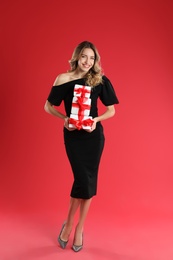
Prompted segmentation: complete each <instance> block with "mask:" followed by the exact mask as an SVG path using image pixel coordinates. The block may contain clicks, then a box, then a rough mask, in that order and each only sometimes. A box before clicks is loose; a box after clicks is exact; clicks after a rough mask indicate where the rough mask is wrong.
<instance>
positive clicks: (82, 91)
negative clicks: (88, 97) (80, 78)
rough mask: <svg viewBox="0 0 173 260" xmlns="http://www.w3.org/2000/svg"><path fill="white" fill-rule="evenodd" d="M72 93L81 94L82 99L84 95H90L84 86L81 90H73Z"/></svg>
mask: <svg viewBox="0 0 173 260" xmlns="http://www.w3.org/2000/svg"><path fill="white" fill-rule="evenodd" d="M74 91H75V92H76V93H77V94H81V97H84V96H85V94H86V93H91V92H90V91H89V90H88V89H86V88H85V86H82V88H77V89H74Z"/></svg>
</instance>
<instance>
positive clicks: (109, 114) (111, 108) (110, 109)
mask: <svg viewBox="0 0 173 260" xmlns="http://www.w3.org/2000/svg"><path fill="white" fill-rule="evenodd" d="M114 115H115V107H114V105H111V106H107V107H106V112H105V113H103V114H102V115H100V116H98V117H95V118H93V120H94V122H93V124H92V127H91V130H87V131H88V132H92V131H93V130H94V129H95V128H96V124H97V122H99V121H103V120H106V119H108V118H110V117H112V116H114Z"/></svg>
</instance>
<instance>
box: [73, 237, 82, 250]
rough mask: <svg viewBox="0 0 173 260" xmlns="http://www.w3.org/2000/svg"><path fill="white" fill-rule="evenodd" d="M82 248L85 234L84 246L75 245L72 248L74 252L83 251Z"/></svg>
mask: <svg viewBox="0 0 173 260" xmlns="http://www.w3.org/2000/svg"><path fill="white" fill-rule="evenodd" d="M82 248H83V234H82V245H80V246H76V245H75V244H73V246H72V249H73V251H74V252H79V251H80V250H82Z"/></svg>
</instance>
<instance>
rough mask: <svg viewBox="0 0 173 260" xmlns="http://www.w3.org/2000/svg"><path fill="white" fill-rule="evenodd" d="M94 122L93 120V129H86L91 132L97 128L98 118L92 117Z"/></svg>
mask: <svg viewBox="0 0 173 260" xmlns="http://www.w3.org/2000/svg"><path fill="white" fill-rule="evenodd" d="M92 120H93V121H94V122H93V124H92V126H91V129H86V130H85V131H87V132H89V133H91V132H92V131H94V130H95V129H96V124H97V120H96V118H93V119H92Z"/></svg>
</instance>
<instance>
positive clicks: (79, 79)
mask: <svg viewBox="0 0 173 260" xmlns="http://www.w3.org/2000/svg"><path fill="white" fill-rule="evenodd" d="M85 79H86V78H78V79H73V80H69V81H67V82H64V83H62V84H59V85H54V87H59V86H63V85H65V84H68V83H73V82H75V81H81V80H85Z"/></svg>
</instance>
